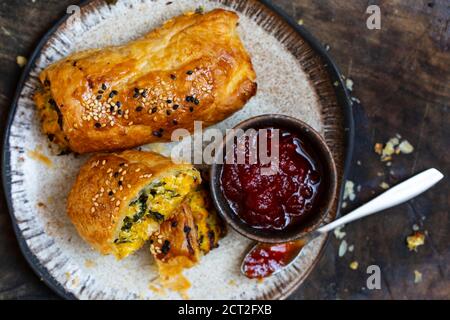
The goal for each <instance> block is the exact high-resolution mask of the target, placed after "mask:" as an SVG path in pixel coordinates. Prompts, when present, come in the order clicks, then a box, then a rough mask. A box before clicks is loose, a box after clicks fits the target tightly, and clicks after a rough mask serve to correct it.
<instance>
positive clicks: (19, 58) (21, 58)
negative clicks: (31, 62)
mask: <svg viewBox="0 0 450 320" xmlns="http://www.w3.org/2000/svg"><path fill="white" fill-rule="evenodd" d="M27 61H28V60H27V58H25V57H24V56H17V57H16V62H17V64H18V65H19V67H21V68H23V67H25V65H26V64H27Z"/></svg>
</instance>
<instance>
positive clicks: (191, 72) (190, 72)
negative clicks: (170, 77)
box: [186, 70, 194, 75]
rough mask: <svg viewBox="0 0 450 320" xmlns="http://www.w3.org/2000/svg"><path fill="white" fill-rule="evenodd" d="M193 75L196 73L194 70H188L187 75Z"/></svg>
mask: <svg viewBox="0 0 450 320" xmlns="http://www.w3.org/2000/svg"><path fill="white" fill-rule="evenodd" d="M193 73H194V71H192V70H188V72H186V74H188V75H191V74H193Z"/></svg>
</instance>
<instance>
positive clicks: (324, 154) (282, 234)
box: [210, 114, 337, 243]
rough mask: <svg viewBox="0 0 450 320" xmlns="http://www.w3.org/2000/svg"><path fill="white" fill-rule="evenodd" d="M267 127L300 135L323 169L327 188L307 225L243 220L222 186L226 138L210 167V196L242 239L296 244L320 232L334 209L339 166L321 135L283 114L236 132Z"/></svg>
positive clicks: (260, 119)
mask: <svg viewBox="0 0 450 320" xmlns="http://www.w3.org/2000/svg"><path fill="white" fill-rule="evenodd" d="M267 127H274V128H280V129H287V130H289V131H290V132H293V133H294V132H295V133H297V134H299V135H300V137H301V139H302V140H303V141H304V142H305V143H306V144H308V145H309V146H310V148H311V149H312V150H314V152H315V156H316V157H317V161H318V162H319V163H320V166H321V171H322V177H321V184H322V185H323V186H324V188H323V189H322V191H321V195H320V198H318V199H317V201H316V202H315V204H314V209H313V210H314V212H313V213H312V214H311V215H309V216H308V218H307V219H306V220H305V221H304V222H302V223H299V224H295V225H291V226H289V227H288V228H286V229H284V230H281V231H270V230H262V229H257V228H254V227H252V226H250V225H248V224H247V223H245V222H244V221H243V220H241V218H240V217H239V216H237V214H236V213H235V212H234V211H233V210H232V208H231V207H230V206H229V204H228V201H227V199H226V198H225V196H224V194H223V191H222V187H221V175H222V168H223V164H221V163H223V161H218V159H224V151H225V150H224V149H225V143H226V138H225V140H224V141H223V144H222V146H221V148H220V151H219V153H218V154H217V155H216V158H215V159H216V161H215V164H213V165H212V166H211V168H210V187H211V196H212V199H213V202H214V205H215V207H216V209H217V211H218V212H219V214H220V215H221V216H222V218H223V219H224V220H225V221H226V222H227V224H228V225H230V226H231V227H232V228H233V229H234V230H236V231H237V232H239V233H240V234H242V235H243V236H245V237H247V238H249V239H252V240H255V241H259V242H264V243H282V242H288V241H294V240H297V239H299V238H302V237H303V236H305V235H306V234H307V233H309V232H312V231H314V230H315V229H317V228H318V227H319V226H320V225H321V224H322V222H323V220H324V219H325V217H326V216H327V214H328V211H329V210H331V208H332V206H333V203H334V200H335V197H336V192H337V191H336V190H337V177H336V175H337V173H336V165H335V163H334V160H333V156H332V154H331V151H330V149H329V148H328V146H327V144H326V142H325V140H324V139H323V138H322V137H321V135H320V134H319V133H318V132H316V131H315V130H314V129H312V128H311V127H310V126H309V125H307V124H306V123H304V122H303V121H300V120H298V119H295V118H292V117H288V116H284V115H278V114H268V115H262V116H257V117H254V118H250V119H248V120H246V121H244V122H241V123H240V124H238V125H237V126H236V127H235V128H234V129H243V130H244V131H245V130H247V129H250V128H253V129H260V128H267Z"/></svg>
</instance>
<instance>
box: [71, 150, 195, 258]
mask: <svg viewBox="0 0 450 320" xmlns="http://www.w3.org/2000/svg"><path fill="white" fill-rule="evenodd" d="M200 182H201V177H200V173H199V172H198V171H197V170H196V169H194V168H193V167H192V166H191V165H187V164H174V163H173V162H172V161H171V160H170V159H168V158H165V157H163V156H160V155H158V154H155V153H151V152H140V151H134V150H130V151H124V152H122V153H120V154H99V155H95V156H93V157H92V158H91V159H90V160H88V161H87V163H86V164H85V165H84V166H83V167H82V168H81V170H80V173H79V174H78V177H77V179H76V181H75V184H74V186H73V187H72V190H71V191H70V194H69V198H68V203H67V212H68V215H69V217H70V219H71V220H72V222H73V224H74V225H75V227H76V229H77V231H78V233H79V234H80V235H81V237H82V238H83V239H84V240H86V241H87V242H88V243H90V244H91V245H92V246H93V247H94V248H95V249H97V250H98V251H100V252H101V253H103V254H111V253H112V254H114V255H115V256H116V257H117V258H119V259H121V258H124V257H126V256H128V255H129V254H131V253H133V252H134V251H136V250H138V249H139V248H140V247H142V246H143V245H144V243H145V242H146V241H147V240H149V238H150V237H151V236H152V235H153V234H155V233H157V232H159V231H160V226H161V224H163V223H164V222H165V221H168V220H169V219H171V217H172V216H173V215H174V214H176V212H177V209H178V208H179V207H180V206H181V205H182V204H183V202H184V201H186V197H187V196H188V195H189V194H190V193H191V192H194V191H195V190H196V189H197V187H198V186H199V184H200Z"/></svg>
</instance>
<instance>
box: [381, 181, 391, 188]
mask: <svg viewBox="0 0 450 320" xmlns="http://www.w3.org/2000/svg"><path fill="white" fill-rule="evenodd" d="M380 188H381V189H384V190H387V189H389V185H388V184H387V183H386V182H384V181H383V182H382V183H380Z"/></svg>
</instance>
